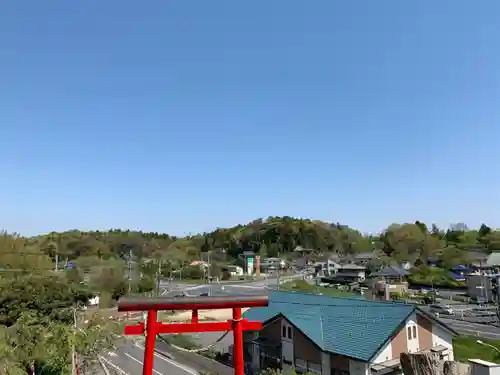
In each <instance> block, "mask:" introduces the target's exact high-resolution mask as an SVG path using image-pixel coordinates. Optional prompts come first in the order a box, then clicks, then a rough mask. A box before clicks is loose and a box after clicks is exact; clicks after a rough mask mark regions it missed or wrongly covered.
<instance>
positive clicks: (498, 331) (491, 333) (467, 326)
mask: <svg viewBox="0 0 500 375" xmlns="http://www.w3.org/2000/svg"><path fill="white" fill-rule="evenodd" d="M439 320H441V321H442V322H443V323H445V324H447V325H449V326H450V327H451V328H453V329H454V330H455V331H457V332H458V333H460V334H462V335H468V336H477V337H478V338H481V337H482V338H486V339H493V340H500V327H496V326H492V325H487V324H481V323H472V322H466V321H462V320H457V319H453V318H449V317H439Z"/></svg>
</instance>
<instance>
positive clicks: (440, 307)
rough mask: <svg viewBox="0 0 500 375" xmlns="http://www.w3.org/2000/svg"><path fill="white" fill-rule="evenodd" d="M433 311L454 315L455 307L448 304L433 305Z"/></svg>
mask: <svg viewBox="0 0 500 375" xmlns="http://www.w3.org/2000/svg"><path fill="white" fill-rule="evenodd" d="M431 311H432V312H433V313H438V314H444V315H453V314H454V312H453V309H452V308H451V307H450V306H448V305H431Z"/></svg>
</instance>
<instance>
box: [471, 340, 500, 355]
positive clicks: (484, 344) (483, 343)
mask: <svg viewBox="0 0 500 375" xmlns="http://www.w3.org/2000/svg"><path fill="white" fill-rule="evenodd" d="M476 342H477V343H478V344H479V345H483V346H487V347H488V348H491V349H493V350H494V351H496V352H497V353H498V354H500V349H498V348H497V347H496V346H493V345H491V344H487V343H485V342H484V341H481V340H476Z"/></svg>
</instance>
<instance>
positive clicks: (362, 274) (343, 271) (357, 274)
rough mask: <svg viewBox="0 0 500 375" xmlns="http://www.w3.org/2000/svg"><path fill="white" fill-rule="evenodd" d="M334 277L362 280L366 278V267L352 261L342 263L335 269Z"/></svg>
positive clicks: (353, 280) (346, 279) (354, 280)
mask: <svg viewBox="0 0 500 375" xmlns="http://www.w3.org/2000/svg"><path fill="white" fill-rule="evenodd" d="M335 278H336V279H343V280H345V281H350V282H362V281H365V279H366V268H365V267H364V266H360V265H357V264H354V263H348V264H343V265H342V266H341V267H340V268H339V269H337V272H336V273H335Z"/></svg>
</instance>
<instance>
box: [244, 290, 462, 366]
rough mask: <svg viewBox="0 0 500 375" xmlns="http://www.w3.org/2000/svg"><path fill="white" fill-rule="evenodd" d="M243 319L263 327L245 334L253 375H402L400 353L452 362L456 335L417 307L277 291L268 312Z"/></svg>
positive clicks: (249, 314)
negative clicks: (273, 373) (275, 372)
mask: <svg viewBox="0 0 500 375" xmlns="http://www.w3.org/2000/svg"><path fill="white" fill-rule="evenodd" d="M244 318H246V319H249V320H257V321H261V322H262V324H263V329H262V330H260V331H258V332H250V331H248V332H245V333H244V347H245V361H246V364H247V365H248V366H250V367H251V368H252V369H253V370H254V371H259V370H263V369H267V368H279V369H281V370H282V371H283V372H284V373H285V374H287V373H291V370H292V369H293V368H295V370H296V371H297V372H298V373H303V372H306V371H309V372H313V373H316V374H321V375H385V374H401V369H400V360H399V358H400V354H401V353H421V352H429V351H432V352H437V353H440V355H441V357H442V358H443V359H448V360H453V345H452V338H453V336H454V335H456V332H455V331H453V330H452V329H451V328H449V327H448V326H446V325H444V324H443V323H441V322H440V321H439V320H436V319H435V318H434V317H433V316H432V315H430V314H429V313H426V312H425V311H423V310H420V309H419V308H418V307H417V306H416V305H415V304H404V303H398V302H382V301H369V300H364V299H359V298H341V297H327V296H319V295H314V294H306V293H298V292H278V291H276V292H272V293H271V294H270V302H269V306H268V307H263V308H253V309H250V310H248V311H247V312H245V314H244Z"/></svg>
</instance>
